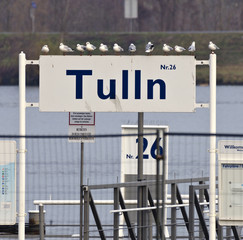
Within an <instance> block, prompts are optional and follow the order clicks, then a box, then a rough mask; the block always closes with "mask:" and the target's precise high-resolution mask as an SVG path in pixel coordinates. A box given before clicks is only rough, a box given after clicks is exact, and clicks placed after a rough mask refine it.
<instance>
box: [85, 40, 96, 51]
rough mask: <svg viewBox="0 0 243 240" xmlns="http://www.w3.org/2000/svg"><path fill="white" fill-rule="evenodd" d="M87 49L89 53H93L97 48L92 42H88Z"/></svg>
mask: <svg viewBox="0 0 243 240" xmlns="http://www.w3.org/2000/svg"><path fill="white" fill-rule="evenodd" d="M86 49H87V50H88V51H89V52H92V51H94V50H95V49H96V47H95V46H94V45H93V44H91V43H90V42H86Z"/></svg>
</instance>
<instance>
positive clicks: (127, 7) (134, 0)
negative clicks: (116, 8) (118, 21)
mask: <svg viewBox="0 0 243 240" xmlns="http://www.w3.org/2000/svg"><path fill="white" fill-rule="evenodd" d="M124 17H125V18H128V19H131V18H138V0H125V1H124Z"/></svg>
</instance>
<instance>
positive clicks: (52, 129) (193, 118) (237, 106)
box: [0, 86, 243, 234]
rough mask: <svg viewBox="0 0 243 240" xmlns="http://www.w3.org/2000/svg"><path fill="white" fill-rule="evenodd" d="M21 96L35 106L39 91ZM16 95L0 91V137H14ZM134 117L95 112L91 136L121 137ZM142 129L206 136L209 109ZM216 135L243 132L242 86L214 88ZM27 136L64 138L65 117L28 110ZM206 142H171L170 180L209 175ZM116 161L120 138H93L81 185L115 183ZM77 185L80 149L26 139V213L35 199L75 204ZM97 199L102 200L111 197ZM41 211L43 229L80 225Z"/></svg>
mask: <svg viewBox="0 0 243 240" xmlns="http://www.w3.org/2000/svg"><path fill="white" fill-rule="evenodd" d="M209 90H210V89H209V87H208V86H199V87H197V94H196V96H197V97H196V99H197V103H208V102H209ZM26 95H27V102H38V99H39V89H38V87H28V88H27V90H26ZM18 96H19V94H18V87H17V86H1V87H0V116H1V117H0V135H18V133H19V97H18ZM181 104H183V103H181ZM137 117H138V114H137V113H96V134H120V133H121V125H130V124H131V125H134V124H137ZM144 124H145V125H168V126H169V129H170V132H189V133H191V132H194V133H195V132H196V133H209V109H207V108H204V109H197V110H196V112H195V113H145V114H144ZM217 132H218V133H243V86H218V87H217ZM26 134H27V135H67V134H68V113H44V112H39V110H38V108H27V112H26ZM17 141H18V140H17ZM208 143H209V141H208V139H205V138H181V137H180V138H176V137H171V138H170V145H169V150H170V152H169V178H174V177H176V178H185V177H198V176H208V173H209V164H208V163H209V161H208V159H209V156H208V152H207V149H208ZM120 156H121V141H120V139H117V138H112V139H111V138H107V139H97V140H96V142H95V143H94V144H93V143H87V144H85V157H84V159H85V163H84V182H85V183H88V184H102V183H116V182H117V181H119V179H120ZM17 169H18V165H17ZM17 177H18V171H17ZM17 179H18V178H17ZM79 185H80V144H78V143H68V142H67V140H66V139H27V160H26V211H28V210H30V209H34V208H35V206H34V205H33V201H34V200H39V199H57V200H63V199H72V200H75V199H76V200H78V199H79V197H80V195H79ZM17 187H18V184H17ZM97 196H99V199H107V197H110V192H105V193H98V194H97ZM17 198H18V197H17ZM45 209H46V223H47V224H64V223H68V224H77V223H78V222H79V210H78V208H77V207H76V208H75V207H74V208H72V209H71V210H70V208H65V207H63V206H59V207H48V206H47V207H46V208H45ZM106 210H107V209H106ZM101 211H103V210H101ZM102 216H103V217H104V219H107V221H108V219H110V213H107V212H102ZM64 220H65V221H64ZM27 222H28V219H27ZM55 231H56V230H55ZM58 231H59V234H62V233H63V234H71V233H75V232H74V230H71V231H70V229H69V230H67V231H66V232H65V229H64V228H63V229H62V230H58ZM75 231H76V233H77V232H78V229H76V230H75ZM67 232H68V233H67ZM52 233H53V232H51V231H50V232H49V234H52Z"/></svg>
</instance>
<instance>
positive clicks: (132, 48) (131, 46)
mask: <svg viewBox="0 0 243 240" xmlns="http://www.w3.org/2000/svg"><path fill="white" fill-rule="evenodd" d="M136 50H137V49H136V46H135V45H134V44H133V43H131V44H130V46H129V47H128V51H129V52H130V53H135V52H136Z"/></svg>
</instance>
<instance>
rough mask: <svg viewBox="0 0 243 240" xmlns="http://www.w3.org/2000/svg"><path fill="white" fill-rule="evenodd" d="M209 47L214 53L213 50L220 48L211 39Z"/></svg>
mask: <svg viewBox="0 0 243 240" xmlns="http://www.w3.org/2000/svg"><path fill="white" fill-rule="evenodd" d="M208 48H209V49H210V50H211V51H212V53H213V51H215V50H217V49H219V47H218V46H217V45H216V44H214V43H213V42H211V41H210V42H209V44H208Z"/></svg>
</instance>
